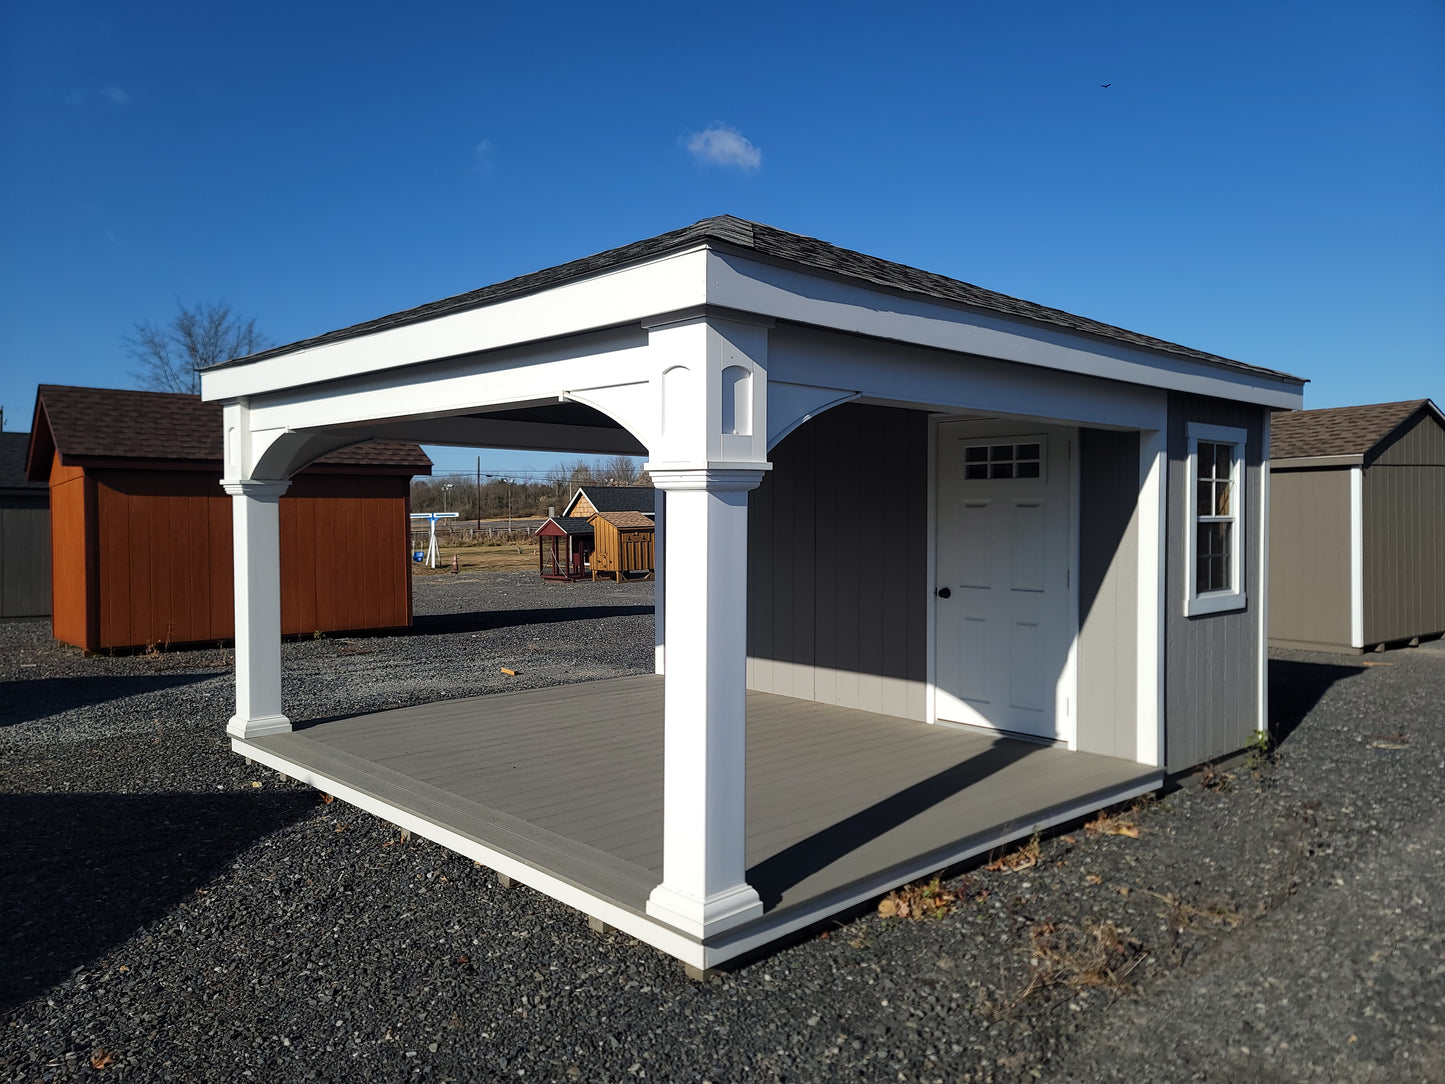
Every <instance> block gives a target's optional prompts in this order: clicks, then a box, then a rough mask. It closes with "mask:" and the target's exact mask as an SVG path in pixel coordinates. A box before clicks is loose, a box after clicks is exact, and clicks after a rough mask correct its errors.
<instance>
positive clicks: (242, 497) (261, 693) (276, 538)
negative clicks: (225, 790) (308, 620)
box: [221, 479, 291, 738]
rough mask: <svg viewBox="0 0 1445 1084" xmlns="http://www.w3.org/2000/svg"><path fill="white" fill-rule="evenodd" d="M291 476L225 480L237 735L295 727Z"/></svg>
mask: <svg viewBox="0 0 1445 1084" xmlns="http://www.w3.org/2000/svg"><path fill="white" fill-rule="evenodd" d="M290 484H291V483H290V482H289V481H265V482H263V481H253V480H251V479H239V480H226V481H223V482H222V483H221V485H222V486H223V487H224V488H225V490H226V492H227V493H229V494H230V495H231V514H232V533H233V539H232V541H233V544H234V546H235V574H236V714H235V715H233V716H231V721H230V722H229V723H228V724H227V725H226V733H228V734H230V735H231V736H232V737H235V738H256V737H260V736H261V735H263V734H274V733H277V732H279V731H286V730H290V729H291V720H290V719H288V718H286V716H285V715H283V714H282V712H281V516H280V504H279V502H280V498H281V494H282V493H284V492H286V487H287V486H289V485H290Z"/></svg>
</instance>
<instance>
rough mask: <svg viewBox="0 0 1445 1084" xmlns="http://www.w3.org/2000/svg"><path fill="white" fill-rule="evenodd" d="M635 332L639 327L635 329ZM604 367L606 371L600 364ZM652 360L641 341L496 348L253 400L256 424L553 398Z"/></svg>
mask: <svg viewBox="0 0 1445 1084" xmlns="http://www.w3.org/2000/svg"><path fill="white" fill-rule="evenodd" d="M639 334H641V333H640V332H639ZM604 364H605V366H606V370H607V371H606V374H605V377H604V375H603V374H602V373H600V372H599V366H600V365H604ZM654 367H655V360H654V357H653V355H652V354H651V353H650V352H649V348H648V347H646V346H635V347H625V348H623V349H618V350H611V351H608V352H607V353H605V354H598V353H596V352H594V351H590V350H587V349H585V348H582V349H575V350H574V349H566V348H565V344H547V345H546V346H545V347H544V346H539V347H535V348H525V347H524V348H520V349H517V350H506V351H499V352H497V353H495V354H492V355H489V356H487V357H485V358H476V357H471V358H461V359H449V360H446V361H440V362H435V363H433V364H431V365H424V366H417V367H416V368H415V371H414V372H413V373H411V374H408V375H407V376H406V377H405V378H400V377H399V374H396V373H377V372H370V373H367V374H365V375H363V376H359V377H351V378H349V379H344V380H336V381H333V382H332V383H330V384H329V385H323V386H319V387H309V388H305V389H297V390H289V389H288V390H283V391H277V392H273V393H272V394H269V395H264V396H255V397H252V398H251V400H250V404H251V415H250V416H251V426H252V428H253V429H273V428H281V429H292V430H297V429H316V428H326V427H330V426H348V425H361V424H364V423H368V422H378V423H384V422H393V421H395V422H399V421H403V420H415V419H421V418H427V417H435V418H443V417H448V416H452V415H455V414H465V413H471V412H474V411H479V410H483V409H486V408H488V407H497V406H503V405H508V404H523V403H536V402H538V401H552V402H555V401H557V399H558V397H559V396H561V395H563V394H564V393H567V392H570V391H579V390H582V389H588V388H594V387H596V386H597V385H598V383H599V382H602V381H603V380H604V379H605V380H607V381H608V382H617V381H626V380H628V379H631V380H636V381H646V380H648V379H649V378H650V376H651V371H652V368H654Z"/></svg>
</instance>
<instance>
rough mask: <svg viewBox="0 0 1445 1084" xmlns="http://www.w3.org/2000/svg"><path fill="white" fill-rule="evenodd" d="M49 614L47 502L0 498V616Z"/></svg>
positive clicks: (43, 497)
mask: <svg viewBox="0 0 1445 1084" xmlns="http://www.w3.org/2000/svg"><path fill="white" fill-rule="evenodd" d="M48 613H50V501H49V499H48V498H47V497H45V496H39V497H0V617H41V616H43V615H45V614H48Z"/></svg>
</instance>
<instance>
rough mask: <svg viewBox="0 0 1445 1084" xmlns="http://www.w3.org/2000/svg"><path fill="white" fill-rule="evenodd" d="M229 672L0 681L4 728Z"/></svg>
mask: <svg viewBox="0 0 1445 1084" xmlns="http://www.w3.org/2000/svg"><path fill="white" fill-rule="evenodd" d="M227 676H229V674H228V673H227V672H220V671H217V672H213V673H209V674H130V675H118V674H105V675H96V676H94V677H65V678H37V679H36V680H34V681H0V705H3V706H0V727H3V726H14V725H15V724H16V723H28V722H31V721H32V720H34V719H44V718H45V717H46V716H49V715H58V714H59V713H61V712H63V711H70V710H71V709H73V708H84V707H90V706H92V705H95V704H104V703H107V702H109V701H111V700H124V699H125V698H126V697H130V696H144V695H145V694H146V693H154V692H164V691H165V690H167V689H176V688H179V687H181V686H182V685H194V684H196V683H197V682H200V681H210V680H211V679H213V678H216V677H227Z"/></svg>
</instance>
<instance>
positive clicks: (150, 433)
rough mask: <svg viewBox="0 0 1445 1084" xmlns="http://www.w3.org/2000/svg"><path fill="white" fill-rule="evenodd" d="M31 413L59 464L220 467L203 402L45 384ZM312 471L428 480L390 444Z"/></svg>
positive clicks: (217, 422)
mask: <svg viewBox="0 0 1445 1084" xmlns="http://www.w3.org/2000/svg"><path fill="white" fill-rule="evenodd" d="M35 407H36V424H37V426H39V425H48V427H49V433H50V439H51V440H53V441H54V443H55V448H56V450H57V451H59V452H60V454H61V457H62V460H63V461H68V460H74V461H79V460H95V459H135V460H165V461H169V462H178V461H180V462H184V461H192V462H205V463H215V464H217V465H219V464H220V463H221V459H222V449H221V440H222V407H221V404H220V403H206V402H202V401H201V398H200V396H197V395H183V394H178V393H174V392H159V391H134V390H131V389H117V388H77V387H66V386H62V385H57V384H42V385H40V388H39V389H38V391H37V393H36V404H35ZM314 465H316V466H332V467H381V468H387V469H392V470H395V469H400V468H407V469H410V470H411V471H412V472H413V473H415V474H430V473H431V459H429V458H428V457H427V454H426V453H425V452H423V451H422V450H421V447H420V446H419V445H416V444H411V443H408V442H405V441H395V440H386V441H382V440H376V441H367V442H365V443H362V444H353V445H351V446H350V447H347V448H340V449H337V450H336V451H334V452H329V453H328V454H326V455H324V456H322V457H321V458H319V459H318V460H316V463H315V464H314Z"/></svg>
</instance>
